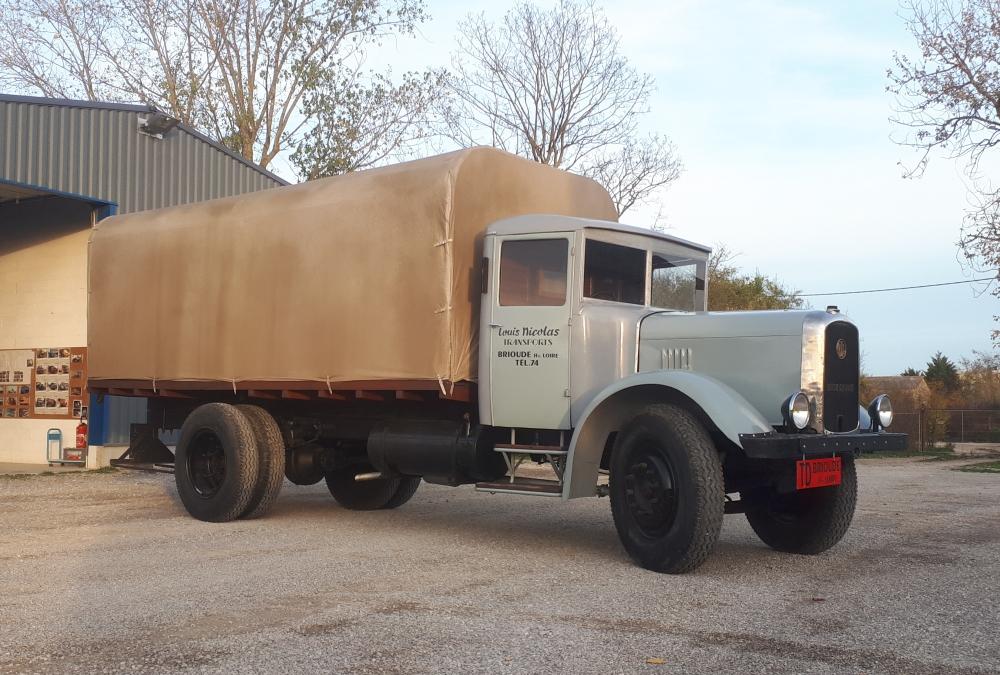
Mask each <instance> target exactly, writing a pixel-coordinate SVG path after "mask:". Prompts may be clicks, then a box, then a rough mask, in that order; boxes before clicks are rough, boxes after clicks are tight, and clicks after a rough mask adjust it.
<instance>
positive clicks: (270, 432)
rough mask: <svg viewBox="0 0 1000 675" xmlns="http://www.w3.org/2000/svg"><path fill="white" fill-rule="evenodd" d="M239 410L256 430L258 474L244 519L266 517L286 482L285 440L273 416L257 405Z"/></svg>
mask: <svg viewBox="0 0 1000 675" xmlns="http://www.w3.org/2000/svg"><path fill="white" fill-rule="evenodd" d="M236 407H237V409H238V410H239V411H240V412H241V413H243V415H244V416H245V417H246V418H247V420H248V421H249V422H250V425H251V426H252V427H253V431H254V438H255V439H256V441H257V461H258V465H259V471H258V473H257V482H256V483H255V484H254V488H253V495H252V496H251V497H250V503H249V504H247V507H246V511H244V513H243V515H242V516H241V517H242V518H256V517H258V516H263V515H264V514H266V513H267V512H268V511H269V510H270V509H271V506H272V505H273V504H274V500H276V499H277V498H278V493H280V492H281V484H282V483H284V481H285V441H284V439H283V438H282V437H281V429H280V428H279V427H278V423H277V422H275V421H274V417H272V416H271V413H269V412H267V411H266V410H264V409H263V408H261V407H260V406H256V405H238V406H236Z"/></svg>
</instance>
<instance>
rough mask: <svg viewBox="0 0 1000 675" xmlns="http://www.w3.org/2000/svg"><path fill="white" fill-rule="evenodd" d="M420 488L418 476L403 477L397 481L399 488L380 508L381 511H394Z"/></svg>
mask: <svg viewBox="0 0 1000 675" xmlns="http://www.w3.org/2000/svg"><path fill="white" fill-rule="evenodd" d="M418 487H420V477H419V476H403V477H402V478H400V479H399V488H398V489H397V490H396V492H395V493H394V494H393V495H392V497H389V501H387V502H386V503H385V505H384V506H383V507H382V508H383V509H395V508H398V507H400V506H402V505H403V504H405V503H406V502H408V501H410V499H411V498H412V497H413V494H414V493H415V492H416V491H417V488H418Z"/></svg>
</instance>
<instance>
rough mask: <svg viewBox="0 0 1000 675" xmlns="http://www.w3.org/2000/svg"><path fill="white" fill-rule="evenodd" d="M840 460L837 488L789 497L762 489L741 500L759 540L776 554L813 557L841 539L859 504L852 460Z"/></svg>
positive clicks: (855, 473) (814, 489) (810, 491)
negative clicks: (743, 501) (779, 552)
mask: <svg viewBox="0 0 1000 675" xmlns="http://www.w3.org/2000/svg"><path fill="white" fill-rule="evenodd" d="M840 461H841V477H840V485H836V486H833V487H825V488H813V489H811V490H802V491H800V492H792V493H788V494H777V493H776V492H774V491H773V490H764V491H758V492H754V493H750V494H749V495H747V496H746V497H743V498H744V499H746V500H747V506H746V516H747V520H748V521H749V522H750V527H752V528H753V531H754V532H756V533H757V536H758V537H760V539H761V541H763V542H764V543H765V544H767V545H768V546H770V547H771V548H773V549H774V550H776V551H783V552H785V553H801V554H804V555H816V554H817V553H822V552H823V551H826V550H827V549H829V548H832V547H833V546H834V545H836V544H837V542H839V541H840V540H841V539H843V538H844V535H845V534H847V530H848V529H849V528H850V526H851V521H852V520H853V519H854V507H855V505H856V504H857V501H858V473H857V470H856V469H855V466H854V458H853V457H850V456H847V457H841V460H840ZM741 497H742V495H741Z"/></svg>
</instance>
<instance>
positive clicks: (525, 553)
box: [262, 485, 775, 576]
mask: <svg viewBox="0 0 1000 675" xmlns="http://www.w3.org/2000/svg"><path fill="white" fill-rule="evenodd" d="M286 487H290V486H287V485H286ZM298 490H302V489H301V488H299V489H298ZM298 490H297V489H296V488H291V489H288V490H287V491H286V492H283V493H282V496H281V497H280V498H279V500H278V502H277V503H276V504H275V506H274V508H273V510H272V512H271V513H270V514H269V515H268V516H267V518H266V522H273V521H281V522H282V524H283V525H288V524H290V523H293V522H295V521H305V522H312V523H313V524H315V521H317V520H327V519H329V520H331V521H332V524H335V526H336V527H337V529H338V530H339V529H340V528H343V529H344V530H347V531H351V530H355V529H356V530H358V531H360V532H364V535H365V536H366V537H369V538H371V540H372V541H373V542H379V541H385V542H391V541H393V540H396V539H398V538H414V537H417V538H423V539H425V540H426V544H427V545H428V546H434V547H448V550H450V551H451V553H452V554H454V555H456V556H458V555H462V554H463V553H462V550H463V549H464V550H465V551H466V553H473V552H474V551H475V549H477V548H488V549H489V550H490V551H491V552H494V553H498V554H500V555H508V556H516V557H522V558H523V557H530V558H533V559H535V561H536V563H537V564H553V563H554V562H558V561H565V560H569V559H572V560H575V561H579V562H590V563H600V564H614V565H619V566H625V567H629V568H635V565H634V563H633V562H632V561H631V560H630V559H629V557H628V555H627V554H626V553H625V551H624V549H623V548H622V546H621V543H620V542H619V540H618V534H617V532H616V531H615V526H614V523H613V521H612V517H611V511H610V506H609V503H608V500H607V499H600V500H597V499H593V500H576V501H572V502H563V501H560V500H554V499H553V500H543V499H539V498H534V499H532V498H516V497H508V496H499V495H497V496H491V495H486V494H475V493H473V494H471V495H470V494H468V493H467V492H464V490H470V491H471V488H458V490H463V493H457V494H455V496H454V497H448V496H445V495H444V494H443V493H442V492H441V491H439V490H440V489H439V488H434V487H431V488H430V489H429V490H428V486H426V485H425V486H422V487H421V491H418V493H417V495H416V496H415V497H414V498H413V500H412V501H411V502H409V503H408V504H406V505H404V506H402V507H400V508H398V509H394V510H387V511H350V510H348V509H344V508H342V507H340V506H338V505H337V504H336V503H335V502H334V501H333V499H332V498H331V497H330V496H329V495H328V494H326V491H325V490H323V491H322V492H320V491H318V490H315V489H309V488H306V489H305V490H302V491H301V492H298ZM306 490H308V491H306ZM421 492H423V493H424V494H421ZM262 522H264V521H262ZM373 545H377V543H376V544H373ZM774 555H775V554H774V552H773V551H771V550H770V549H768V548H767V547H765V546H764V545H763V544H762V543H761V542H760V541H759V540H757V539H756V537H755V536H754V535H753V534H752V532H751V531H750V529H749V527H748V526H747V525H746V522H745V521H744V520H743V518H742V517H741V516H726V518H725V520H724V522H723V530H722V534H721V536H720V539H719V542H718V544H717V545H716V547H715V550H714V552H713V553H712V555H711V556H710V558H709V559H708V561H707V562H706V563H705V564H704V565H703V566H702V567H701V568H699V570H697V571H696V572H694V574H705V573H707V574H711V575H716V576H719V575H721V576H730V574H729V571H730V570H736V569H737V568H739V567H741V566H742V565H744V564H745V563H747V562H748V561H750V560H754V559H761V560H763V559H765V558H770V557H773V556H774ZM740 574H743V572H741V573H740Z"/></svg>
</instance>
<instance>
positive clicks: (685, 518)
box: [610, 404, 725, 574]
mask: <svg viewBox="0 0 1000 675" xmlns="http://www.w3.org/2000/svg"><path fill="white" fill-rule="evenodd" d="M610 471H611V473H610V494H611V514H612V516H613V517H614V521H615V528H616V529H617V530H618V537H619V538H620V539H621V542H622V545H623V546H624V547H625V550H626V551H627V552H628V554H629V556H631V557H632V559H633V560H634V561H635V562H636V563H638V564H639V565H641V566H642V567H645V568H646V569H650V570H654V571H656V572H668V573H671V574H678V573H682V572H689V571H691V570H693V569H695V568H696V567H698V566H699V565H701V564H702V563H703V562H704V561H705V559H706V558H708V556H709V554H710V553H711V552H712V549H713V548H714V547H715V542H716V541H718V538H719V531H720V530H721V528H722V514H723V509H724V506H725V488H724V482H723V477H722V460H721V458H720V456H719V451H718V450H717V449H716V447H715V444H714V443H713V442H712V439H711V437H710V436H709V435H708V432H707V431H706V430H705V428H704V427H703V426H702V425H701V423H700V422H699V421H698V420H697V419H696V418H695V417H694V415H692V414H691V413H689V412H688V411H687V410H684V409H683V408H681V407H679V406H676V405H671V404H658V405H652V406H649V407H648V408H646V410H645V411H644V412H643V413H642V414H641V415H639V416H637V417H635V418H634V419H633V420H632V421H631V422H629V423H628V424H627V425H625V427H624V428H623V429H622V430H621V432H619V434H618V436H617V438H616V439H615V445H614V449H613V450H612V453H611V469H610Z"/></svg>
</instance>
